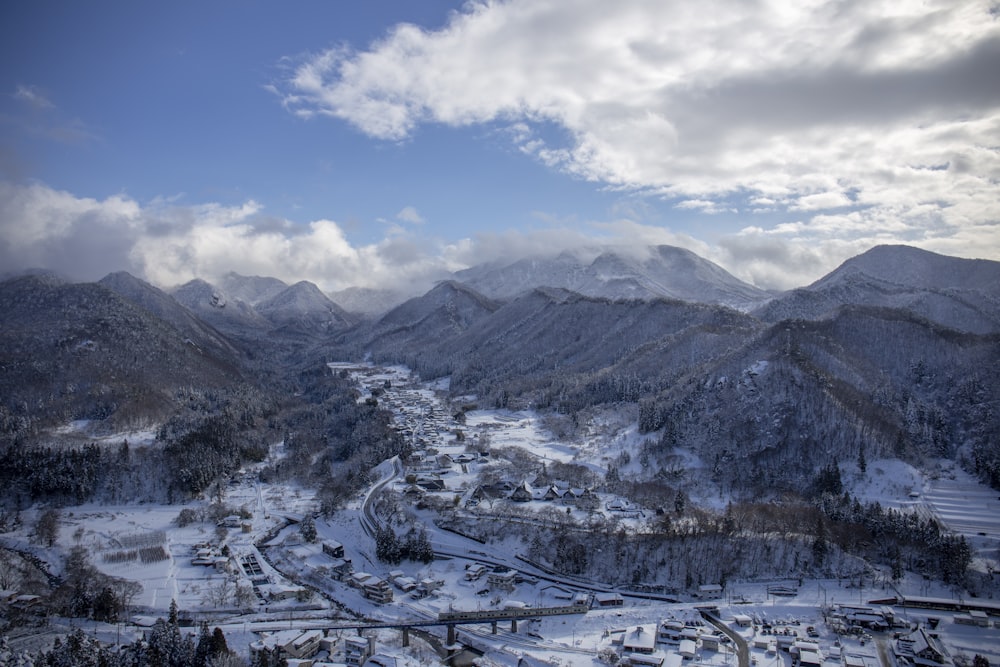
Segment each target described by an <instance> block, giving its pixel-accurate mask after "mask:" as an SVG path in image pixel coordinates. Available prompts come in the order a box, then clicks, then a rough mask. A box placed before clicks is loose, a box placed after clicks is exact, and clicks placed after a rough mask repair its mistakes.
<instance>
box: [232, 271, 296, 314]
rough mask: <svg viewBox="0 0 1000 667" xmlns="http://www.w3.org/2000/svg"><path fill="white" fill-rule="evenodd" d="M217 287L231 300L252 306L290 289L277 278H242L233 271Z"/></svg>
mask: <svg viewBox="0 0 1000 667" xmlns="http://www.w3.org/2000/svg"><path fill="white" fill-rule="evenodd" d="M216 286H217V287H218V288H219V289H220V290H221V291H223V292H225V293H226V294H228V295H229V296H230V297H231V298H233V299H239V300H240V301H243V302H244V303H247V304H249V305H251V306H256V305H257V304H259V303H260V302H262V301H266V300H268V299H270V298H271V297H273V296H276V295H277V294H278V293H280V292H282V291H284V290H286V289H288V285H287V284H286V283H284V282H282V281H281V280H278V279H277V278H268V277H261V276H241V275H240V274H238V273H235V272H233V271H230V272H229V273H227V274H226V275H224V276H222V278H220V279H219V280H218V281H216Z"/></svg>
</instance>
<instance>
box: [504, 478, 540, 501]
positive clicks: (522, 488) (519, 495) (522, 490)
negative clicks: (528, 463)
mask: <svg viewBox="0 0 1000 667" xmlns="http://www.w3.org/2000/svg"><path fill="white" fill-rule="evenodd" d="M510 499H511V500H513V501H514V502H515V503H526V502H529V501H531V500H534V499H535V490H534V489H533V488H531V485H530V484H528V483H527V482H521V483H520V484H519V485H518V486H517V488H516V489H514V490H513V491H511V494H510Z"/></svg>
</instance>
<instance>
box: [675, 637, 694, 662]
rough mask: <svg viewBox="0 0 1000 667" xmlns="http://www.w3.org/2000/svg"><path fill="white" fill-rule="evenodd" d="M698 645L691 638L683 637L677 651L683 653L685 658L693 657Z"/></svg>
mask: <svg viewBox="0 0 1000 667" xmlns="http://www.w3.org/2000/svg"><path fill="white" fill-rule="evenodd" d="M697 648H698V645H697V644H695V643H694V641H693V640H691V639H682V640H681V644H680V646H679V647H678V648H677V652H678V653H680V654H681V657H683V658H688V659H690V658H693V657H694V652H695V649H697Z"/></svg>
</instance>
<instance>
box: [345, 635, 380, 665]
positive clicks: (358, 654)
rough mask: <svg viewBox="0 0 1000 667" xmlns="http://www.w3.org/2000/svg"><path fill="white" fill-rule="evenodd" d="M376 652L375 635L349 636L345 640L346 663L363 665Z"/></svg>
mask: <svg viewBox="0 0 1000 667" xmlns="http://www.w3.org/2000/svg"><path fill="white" fill-rule="evenodd" d="M374 653H375V638H374V637H348V638H347V639H345V640H344V664H346V665H350V666H351V667H361V666H362V665H364V664H365V662H366V661H367V660H368V658H370V657H371V656H372V655H373V654H374Z"/></svg>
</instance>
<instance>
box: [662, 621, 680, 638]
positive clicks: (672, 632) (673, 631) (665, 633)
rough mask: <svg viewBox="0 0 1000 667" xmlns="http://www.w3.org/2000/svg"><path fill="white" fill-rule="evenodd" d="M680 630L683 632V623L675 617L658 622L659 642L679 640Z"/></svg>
mask: <svg viewBox="0 0 1000 667" xmlns="http://www.w3.org/2000/svg"><path fill="white" fill-rule="evenodd" d="M682 632H684V624H683V623H682V622H681V621H678V620H677V619H674V618H670V619H667V620H665V621H663V622H661V623H660V641H661V642H679V641H680V640H681V633H682Z"/></svg>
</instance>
